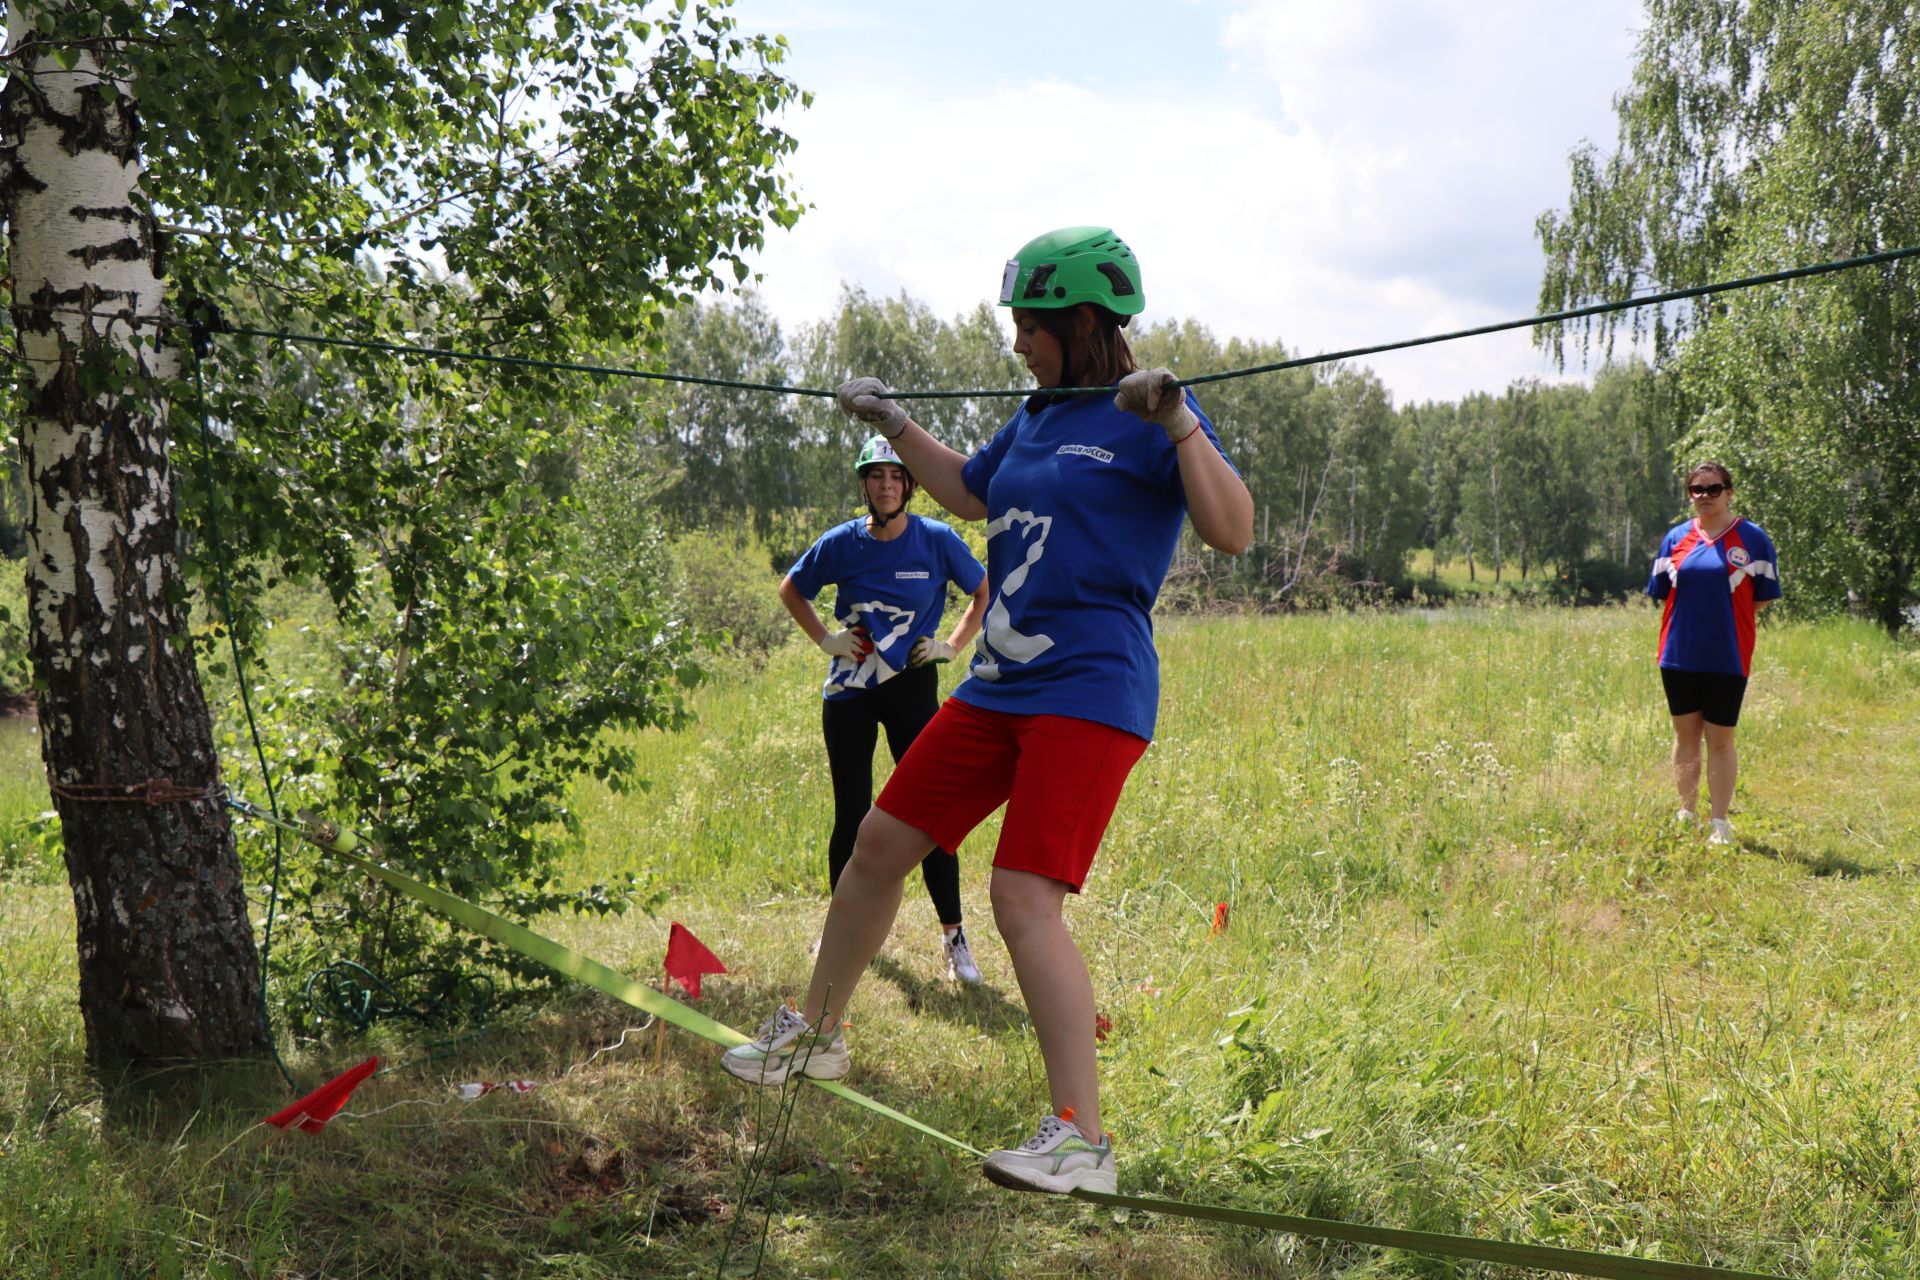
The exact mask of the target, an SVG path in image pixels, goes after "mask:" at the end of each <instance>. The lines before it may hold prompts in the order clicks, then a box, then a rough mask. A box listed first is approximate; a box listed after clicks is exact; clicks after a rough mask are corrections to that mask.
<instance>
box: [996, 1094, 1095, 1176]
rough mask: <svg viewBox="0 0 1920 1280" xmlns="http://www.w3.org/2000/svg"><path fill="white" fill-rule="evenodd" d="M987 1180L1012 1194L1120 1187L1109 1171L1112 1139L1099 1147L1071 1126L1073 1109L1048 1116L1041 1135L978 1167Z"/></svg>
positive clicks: (1038, 1134)
mask: <svg viewBox="0 0 1920 1280" xmlns="http://www.w3.org/2000/svg"><path fill="white" fill-rule="evenodd" d="M982 1172H984V1173H985V1174H986V1175H987V1180H988V1181H989V1182H995V1183H998V1184H999V1185H1001V1186H1003V1187H1011V1188H1012V1189H1013V1190H1015V1191H1053V1192H1058V1193H1060V1194H1065V1193H1067V1192H1069V1191H1082V1190H1084V1191H1104V1192H1106V1193H1107V1194H1108V1195H1112V1194H1113V1193H1114V1189H1115V1187H1116V1186H1117V1185H1118V1181H1117V1179H1116V1178H1115V1177H1114V1172H1113V1135H1112V1134H1102V1135H1101V1137H1100V1143H1099V1145H1098V1146H1096V1145H1094V1144H1093V1143H1091V1142H1088V1141H1087V1138H1086V1135H1085V1134H1083V1133H1081V1132H1080V1129H1079V1127H1078V1126H1077V1125H1075V1124H1074V1123H1073V1108H1072V1107H1068V1108H1067V1109H1066V1112H1065V1113H1064V1114H1062V1115H1057V1116H1048V1117H1047V1118H1046V1119H1044V1120H1042V1121H1041V1122H1040V1131H1039V1132H1038V1133H1036V1134H1034V1135H1033V1136H1032V1137H1031V1138H1028V1139H1027V1140H1026V1141H1025V1142H1023V1143H1021V1144H1020V1145H1019V1146H1018V1147H1015V1148H1014V1149H1012V1150H1010V1151H996V1152H994V1153H993V1154H992V1155H990V1156H988V1157H987V1163H986V1165H985V1166H984V1168H983V1169H982Z"/></svg>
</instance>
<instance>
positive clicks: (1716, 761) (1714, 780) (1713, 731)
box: [1707, 724, 1740, 818]
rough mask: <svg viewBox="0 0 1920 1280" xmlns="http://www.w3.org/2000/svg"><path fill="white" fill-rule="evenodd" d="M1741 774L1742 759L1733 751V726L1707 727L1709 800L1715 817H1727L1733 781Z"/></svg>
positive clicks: (1731, 800) (1731, 797)
mask: <svg viewBox="0 0 1920 1280" xmlns="http://www.w3.org/2000/svg"><path fill="white" fill-rule="evenodd" d="M1739 772H1740V757H1739V755H1738V753H1736V752H1735V751H1734V749H1733V726H1732V725H1728V724H1710V725H1708V726H1707V799H1708V800H1710V801H1711V802H1712V803H1713V816H1714V817H1716V818H1724V817H1726V816H1727V806H1728V805H1730V804H1732V803H1733V781H1734V778H1735V777H1736V776H1737V775H1738V774H1739Z"/></svg>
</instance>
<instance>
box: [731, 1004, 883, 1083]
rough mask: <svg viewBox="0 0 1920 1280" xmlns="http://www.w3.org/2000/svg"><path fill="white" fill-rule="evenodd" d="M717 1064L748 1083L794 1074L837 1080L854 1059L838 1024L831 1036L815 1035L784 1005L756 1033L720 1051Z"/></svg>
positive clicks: (782, 1080) (776, 1080)
mask: <svg viewBox="0 0 1920 1280" xmlns="http://www.w3.org/2000/svg"><path fill="white" fill-rule="evenodd" d="M720 1065H721V1066H723V1067H725V1068H726V1069H727V1071H728V1072H729V1073H731V1074H733V1075H736V1076H738V1077H740V1078H741V1079H742V1080H745V1081H746V1082H747V1083H749V1084H785V1083H786V1082H787V1079H788V1077H790V1076H795V1075H802V1076H810V1077H812V1078H813V1079H815V1080H838V1079H839V1078H840V1077H841V1076H844V1075H845V1074H847V1072H848V1070H849V1069H851V1068H852V1066H853V1059H852V1058H851V1057H850V1056H849V1055H848V1053H847V1036H846V1032H844V1031H842V1030H841V1029H840V1027H839V1026H838V1025H836V1026H835V1027H834V1028H833V1034H832V1035H831V1036H828V1035H827V1034H826V1033H825V1032H824V1031H823V1032H819V1033H817V1034H816V1033H815V1032H814V1030H813V1027H812V1024H811V1023H809V1022H808V1021H807V1020H806V1019H805V1018H803V1017H801V1016H800V1015H799V1014H798V1013H796V1012H794V1010H793V1009H792V1008H790V1007H788V1006H787V1005H784V1004H783V1005H781V1006H780V1007H779V1008H778V1009H777V1010H775V1011H774V1015H773V1016H772V1017H771V1018H768V1019H767V1020H766V1021H765V1022H763V1023H761V1024H760V1033H759V1035H757V1036H755V1037H754V1038H753V1039H752V1040H749V1041H748V1042H747V1043H746V1044H737V1045H735V1046H733V1048H731V1049H729V1050H727V1051H726V1052H725V1053H723V1054H721V1055H720Z"/></svg>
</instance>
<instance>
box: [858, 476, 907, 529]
mask: <svg viewBox="0 0 1920 1280" xmlns="http://www.w3.org/2000/svg"><path fill="white" fill-rule="evenodd" d="M861 487H862V488H863V489H864V488H865V487H866V486H865V484H864V482H863V483H862V485H861ZM913 490H914V486H913V485H912V484H908V485H907V486H906V490H905V492H903V493H902V494H901V497H900V505H899V507H898V508H896V509H895V510H893V511H889V512H885V513H882V512H881V510H880V508H879V507H876V506H874V505H873V499H872V498H868V499H867V516H868V517H869V518H870V519H871V520H872V521H873V522H874V523H875V524H877V525H879V526H880V527H881V528H882V529H884V528H886V527H887V526H888V525H890V524H892V523H893V522H894V521H895V520H898V519H899V518H900V517H901V516H904V515H905V514H907V504H908V503H909V502H912V501H913Z"/></svg>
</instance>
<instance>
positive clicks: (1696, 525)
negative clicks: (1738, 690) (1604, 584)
mask: <svg viewBox="0 0 1920 1280" xmlns="http://www.w3.org/2000/svg"><path fill="white" fill-rule="evenodd" d="M1647 594H1648V595H1650V596H1652V597H1653V598H1654V599H1655V600H1665V601H1666V602H1667V607H1666V610H1665V612H1663V613H1662V614H1661V617H1660V665H1661V666H1663V667H1669V668H1671V669H1673V670H1675V671H1711V672H1718V673H1721V674H1724V675H1731V676H1746V675H1750V674H1752V672H1753V633H1754V618H1755V615H1756V614H1757V613H1758V610H1757V609H1756V608H1755V606H1756V605H1758V604H1759V603H1760V602H1761V601H1763V600H1778V599H1779V598H1780V570H1779V566H1778V564H1777V562H1776V561H1775V559H1774V553H1773V540H1772V539H1771V538H1769V537H1767V535H1766V531H1765V530H1763V529H1762V528H1761V527H1760V526H1759V525H1757V524H1755V523H1754V522H1753V521H1751V520H1735V521H1734V522H1733V523H1732V524H1730V525H1728V526H1727V527H1726V529H1724V530H1723V531H1722V532H1721V534H1720V536H1719V537H1717V538H1709V537H1708V536H1707V535H1706V533H1705V531H1704V530H1702V529H1701V528H1700V522H1699V521H1698V520H1689V521H1687V522H1686V523H1685V524H1681V525H1675V526H1674V527H1673V528H1672V529H1670V530H1668V532H1667V536H1666V538H1665V539H1663V540H1662V541H1661V543H1660V554H1659V556H1658V557H1657V558H1656V559H1655V560H1654V562H1653V575H1652V576H1651V577H1649V578H1648V579H1647Z"/></svg>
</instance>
